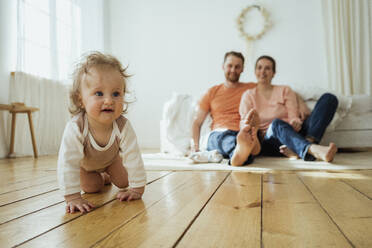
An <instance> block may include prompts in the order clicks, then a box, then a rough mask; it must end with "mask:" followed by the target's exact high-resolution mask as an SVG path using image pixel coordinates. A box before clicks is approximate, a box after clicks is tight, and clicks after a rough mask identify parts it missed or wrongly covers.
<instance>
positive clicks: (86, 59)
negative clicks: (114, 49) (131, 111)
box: [69, 51, 129, 115]
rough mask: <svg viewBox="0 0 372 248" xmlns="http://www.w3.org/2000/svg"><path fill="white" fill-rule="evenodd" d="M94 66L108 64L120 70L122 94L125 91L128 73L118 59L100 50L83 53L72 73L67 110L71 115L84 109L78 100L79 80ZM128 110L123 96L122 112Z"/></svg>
mask: <svg viewBox="0 0 372 248" xmlns="http://www.w3.org/2000/svg"><path fill="white" fill-rule="evenodd" d="M96 66H108V67H110V68H112V69H114V70H117V71H118V72H120V74H121V76H122V77H123V81H124V92H123V95H124V96H125V94H126V93H127V81H126V79H127V78H128V77H129V75H128V74H126V72H125V71H126V69H127V68H123V66H122V64H121V63H120V61H119V60H118V59H117V58H115V57H114V56H112V55H108V54H103V53H101V52H97V51H95V52H90V53H88V54H86V55H83V57H82V59H81V61H80V63H78V64H77V65H76V68H75V70H74V73H73V80H74V82H73V85H72V90H71V91H70V100H71V103H70V107H69V111H70V113H71V114H72V115H76V114H79V113H81V112H83V111H84V109H83V108H82V106H81V101H80V94H81V92H80V89H81V82H82V78H83V75H84V74H87V73H88V72H89V70H90V69H91V68H93V67H96ZM127 110H128V102H127V101H125V98H124V110H123V113H126V112H127Z"/></svg>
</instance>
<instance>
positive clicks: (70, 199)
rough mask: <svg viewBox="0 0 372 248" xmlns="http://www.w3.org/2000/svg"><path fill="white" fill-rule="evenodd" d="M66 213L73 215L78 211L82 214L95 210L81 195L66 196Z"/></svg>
mask: <svg viewBox="0 0 372 248" xmlns="http://www.w3.org/2000/svg"><path fill="white" fill-rule="evenodd" d="M65 200H66V204H67V205H66V213H70V214H73V213H75V210H76V212H77V211H80V212H82V213H86V212H90V211H91V210H93V209H94V205H93V204H92V203H90V202H88V201H87V200H84V199H83V198H82V197H81V195H80V193H76V194H71V195H66V196H65Z"/></svg>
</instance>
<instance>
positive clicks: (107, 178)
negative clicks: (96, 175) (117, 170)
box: [101, 172, 111, 185]
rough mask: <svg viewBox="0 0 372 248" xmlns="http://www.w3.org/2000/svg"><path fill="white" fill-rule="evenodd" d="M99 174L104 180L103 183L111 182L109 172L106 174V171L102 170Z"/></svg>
mask: <svg viewBox="0 0 372 248" xmlns="http://www.w3.org/2000/svg"><path fill="white" fill-rule="evenodd" d="M101 176H102V178H103V181H104V184H105V185H108V184H111V178H110V175H109V174H107V173H106V172H102V173H101Z"/></svg>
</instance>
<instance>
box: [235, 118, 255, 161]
mask: <svg viewBox="0 0 372 248" xmlns="http://www.w3.org/2000/svg"><path fill="white" fill-rule="evenodd" d="M256 133H257V131H256V130H255V128H254V127H253V128H251V126H250V125H247V126H245V127H244V128H243V129H241V130H240V131H239V133H238V135H237V137H236V143H237V144H236V147H235V150H234V155H233V156H232V157H231V165H232V166H241V165H243V163H244V162H245V161H246V160H247V158H248V157H249V155H250V154H251V152H252V149H253V147H254V144H255V140H254V137H255V135H256Z"/></svg>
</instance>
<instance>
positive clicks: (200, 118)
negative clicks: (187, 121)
mask: <svg viewBox="0 0 372 248" xmlns="http://www.w3.org/2000/svg"><path fill="white" fill-rule="evenodd" d="M207 115H208V112H205V111H204V110H202V109H200V108H197V109H196V112H195V113H194V117H193V122H192V129H191V134H192V139H193V142H192V143H193V144H192V146H191V150H192V151H193V152H199V151H200V149H199V139H200V127H201V125H202V124H203V122H204V120H205V118H206V117H207Z"/></svg>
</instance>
